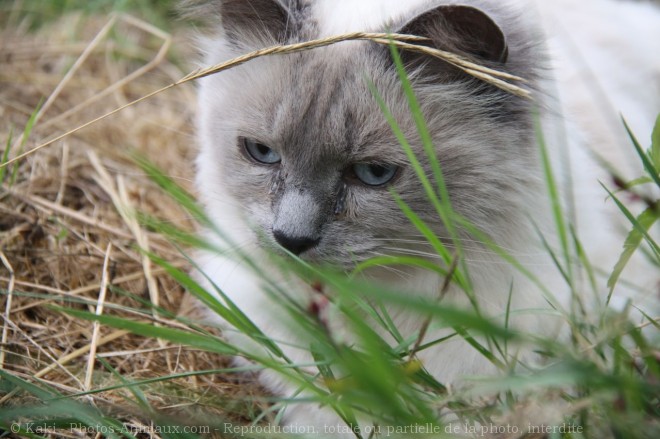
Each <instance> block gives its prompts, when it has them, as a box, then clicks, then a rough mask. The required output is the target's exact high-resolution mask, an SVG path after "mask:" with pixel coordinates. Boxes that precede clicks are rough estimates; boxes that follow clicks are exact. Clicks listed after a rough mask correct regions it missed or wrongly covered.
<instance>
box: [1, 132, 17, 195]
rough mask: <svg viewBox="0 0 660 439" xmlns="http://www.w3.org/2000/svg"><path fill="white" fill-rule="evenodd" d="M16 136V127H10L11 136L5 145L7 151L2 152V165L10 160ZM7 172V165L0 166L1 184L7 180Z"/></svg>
mask: <svg viewBox="0 0 660 439" xmlns="http://www.w3.org/2000/svg"><path fill="white" fill-rule="evenodd" d="M13 137H14V127H13V126H12V127H9V136H7V144H6V145H5V151H4V152H3V153H2V159H1V160H0V166H1V165H4V164H5V163H7V161H8V160H9V153H10V152H11V144H12V141H13ZM6 172H7V167H6V166H1V167H0V185H1V184H2V183H4V182H5V173H6Z"/></svg>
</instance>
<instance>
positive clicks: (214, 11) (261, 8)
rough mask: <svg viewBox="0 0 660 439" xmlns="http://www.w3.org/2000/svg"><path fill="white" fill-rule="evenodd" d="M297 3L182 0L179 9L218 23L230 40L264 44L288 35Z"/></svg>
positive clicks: (284, 38) (192, 15)
mask: <svg viewBox="0 0 660 439" xmlns="http://www.w3.org/2000/svg"><path fill="white" fill-rule="evenodd" d="M297 5H298V2H297V1H294V0H184V1H183V3H182V7H181V9H182V11H183V12H184V14H185V15H186V16H188V17H192V18H194V19H196V20H199V21H201V22H202V23H204V24H207V25H211V26H214V27H215V26H218V25H219V26H220V27H221V28H222V30H223V32H224V35H225V37H226V38H227V39H228V40H230V41H234V42H240V43H253V44H257V45H268V44H276V43H281V42H285V41H286V40H287V39H289V38H290V37H291V34H292V32H293V31H295V28H296V27H295V26H294V21H295V20H294V17H295V14H296V10H295V9H296V8H297V7H298V6H297Z"/></svg>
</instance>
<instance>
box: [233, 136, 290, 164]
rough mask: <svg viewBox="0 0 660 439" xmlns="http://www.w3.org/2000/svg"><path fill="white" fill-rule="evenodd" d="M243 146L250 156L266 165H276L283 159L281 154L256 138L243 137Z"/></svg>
mask: <svg viewBox="0 0 660 439" xmlns="http://www.w3.org/2000/svg"><path fill="white" fill-rule="evenodd" d="M242 142H243V148H244V149H245V152H247V153H248V155H249V156H250V157H252V158H253V159H254V160H256V161H257V162H259V163H262V164H264V165H274V164H276V163H279V162H281V161H282V157H281V156H280V154H279V153H278V152H277V151H275V150H274V149H273V148H271V147H269V146H266V145H264V144H263V143H259V142H255V141H254V140H251V139H247V138H243V140H242Z"/></svg>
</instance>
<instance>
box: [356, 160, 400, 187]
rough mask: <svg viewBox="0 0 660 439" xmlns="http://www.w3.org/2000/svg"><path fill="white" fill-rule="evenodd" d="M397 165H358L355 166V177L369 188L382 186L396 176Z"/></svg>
mask: <svg viewBox="0 0 660 439" xmlns="http://www.w3.org/2000/svg"><path fill="white" fill-rule="evenodd" d="M398 169H399V167H398V166H396V165H387V164H369V163H358V164H355V165H353V172H354V173H355V176H356V177H357V178H358V179H359V180H360V181H361V182H362V183H364V184H366V185H368V186H382V185H384V184H385V183H388V182H389V181H390V180H392V179H393V178H394V176H395V175H396V171H397V170H398Z"/></svg>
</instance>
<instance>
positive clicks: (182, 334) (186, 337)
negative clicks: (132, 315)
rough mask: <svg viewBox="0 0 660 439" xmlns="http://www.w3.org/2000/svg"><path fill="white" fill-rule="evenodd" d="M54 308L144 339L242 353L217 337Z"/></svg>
mask: <svg viewBox="0 0 660 439" xmlns="http://www.w3.org/2000/svg"><path fill="white" fill-rule="evenodd" d="M53 308H54V309H55V310H58V311H60V312H63V313H65V314H69V315H71V316H73V317H76V318H79V319H83V320H89V321H98V322H99V323H101V324H102V325H106V326H110V327H113V328H116V329H125V330H127V331H130V332H132V333H134V334H137V335H142V336H144V337H152V338H160V339H163V340H168V341H171V342H173V343H177V344H182V345H186V346H191V347H195V348H198V349H201V350H204V351H207V352H215V353H217V354H223V355H238V354H240V353H241V352H240V351H239V350H238V349H237V348H235V347H234V346H232V345H230V344H228V343H227V342H225V341H223V340H220V339H219V338H217V337H210V336H208V335H206V336H205V335H200V334H196V333H193V332H187V331H182V330H179V329H172V328H166V327H163V326H154V325H151V324H148V323H140V322H135V321H132V320H129V319H127V318H121V317H115V316H108V315H96V314H93V313H89V312H86V311H77V310H73V309H67V308H60V307H53Z"/></svg>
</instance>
